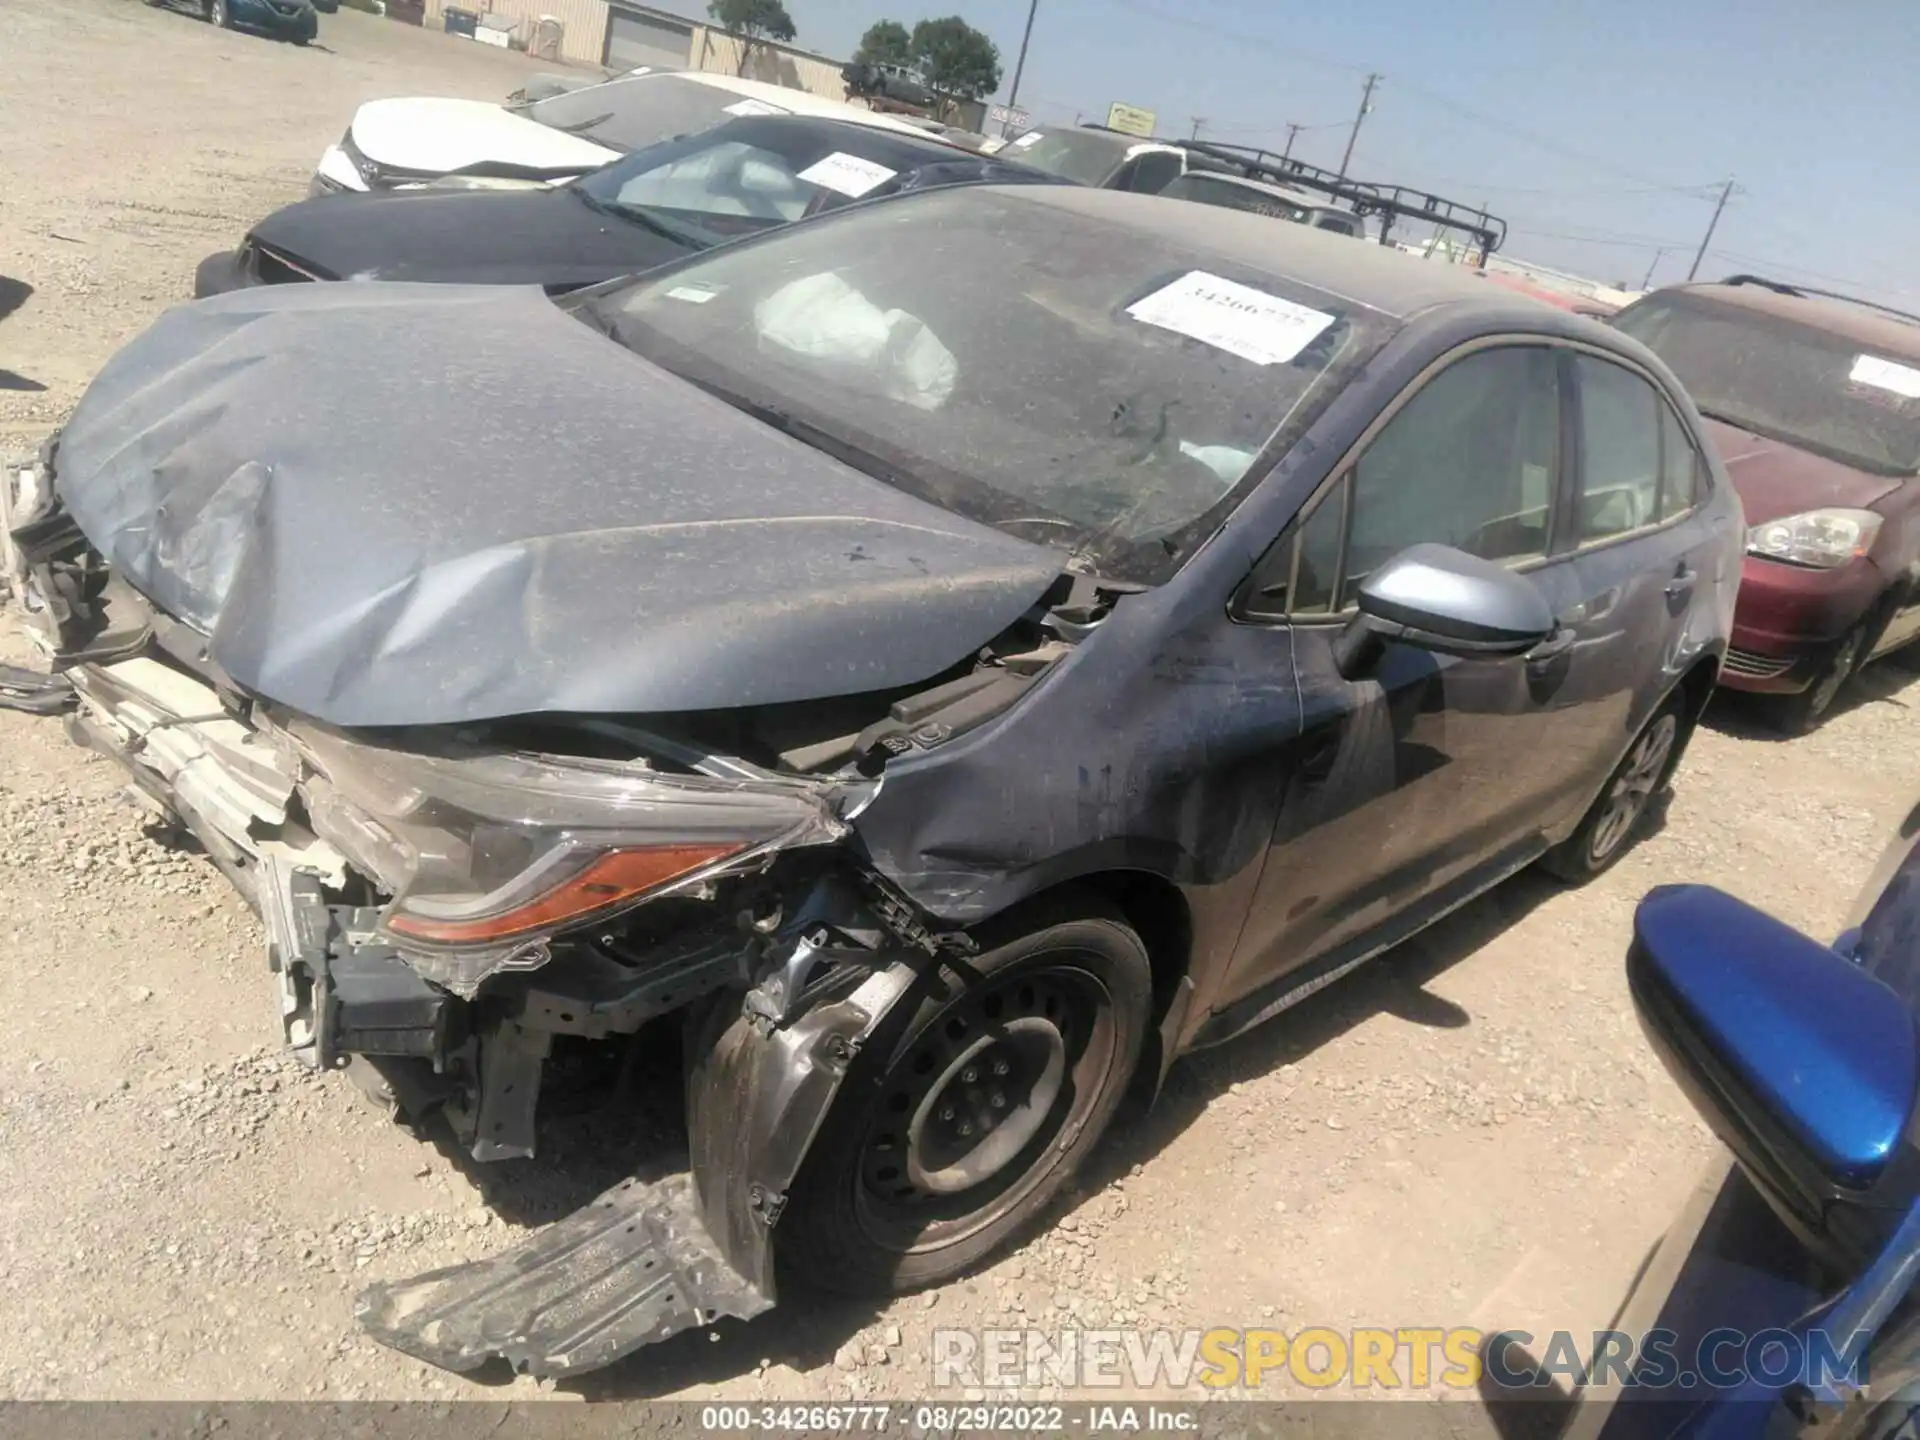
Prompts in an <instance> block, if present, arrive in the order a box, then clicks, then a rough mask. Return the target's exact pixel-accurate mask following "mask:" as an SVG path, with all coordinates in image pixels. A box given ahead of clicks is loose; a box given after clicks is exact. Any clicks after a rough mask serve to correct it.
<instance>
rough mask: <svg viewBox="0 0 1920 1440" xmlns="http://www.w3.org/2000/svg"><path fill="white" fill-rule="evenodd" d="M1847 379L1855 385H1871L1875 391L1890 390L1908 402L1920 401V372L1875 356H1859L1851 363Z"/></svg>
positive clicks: (1908, 366)
mask: <svg viewBox="0 0 1920 1440" xmlns="http://www.w3.org/2000/svg"><path fill="white" fill-rule="evenodd" d="M1847 378H1848V379H1849V380H1851V381H1853V383H1854V384H1856V385H1871V386H1873V387H1874V388H1875V389H1876V390H1891V391H1892V392H1893V393H1894V394H1896V395H1900V396H1904V397H1905V398H1906V399H1908V400H1920V370H1916V369H1914V368H1913V367H1912V366H1911V365H1899V364H1895V363H1894V362H1893V361H1891V360H1882V359H1881V358H1880V357H1879V356H1877V355H1861V356H1859V357H1857V358H1856V359H1855V360H1854V362H1853V369H1852V370H1851V371H1850V372H1849V373H1848V375H1847Z"/></svg>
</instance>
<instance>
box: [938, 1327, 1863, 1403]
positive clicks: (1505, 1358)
mask: <svg viewBox="0 0 1920 1440" xmlns="http://www.w3.org/2000/svg"><path fill="white" fill-rule="evenodd" d="M1490 1338H1491V1340H1492V1341H1493V1342H1494V1343H1491V1344H1489V1343H1488V1341H1489V1339H1490ZM1513 1347H1518V1348H1519V1350H1521V1351H1524V1352H1525V1354H1526V1356H1527V1357H1528V1358H1529V1360H1531V1361H1532V1368H1528V1367H1527V1366H1525V1365H1523V1364H1521V1363H1519V1360H1518V1357H1517V1356H1516V1354H1515V1351H1514V1348H1513ZM932 1354H933V1374H932V1377H931V1378H932V1380H933V1383H934V1384H935V1385H936V1386H941V1387H950V1386H970V1387H978V1388H985V1389H1019V1388H1022V1387H1033V1386H1042V1385H1059V1386H1071V1387H1075V1388H1086V1389H1099V1388H1103V1387H1104V1388H1119V1387H1127V1388H1151V1387H1154V1386H1170V1387H1172V1388H1174V1389H1185V1388H1186V1387H1188V1386H1189V1385H1198V1386H1202V1387H1204V1388H1207V1389H1212V1390H1227V1389H1239V1390H1257V1389H1259V1388H1261V1387H1262V1386H1281V1385H1293V1386H1300V1387H1304V1388H1306V1389H1309V1390H1330V1389H1334V1388H1336V1387H1340V1388H1346V1389H1352V1390H1374V1391H1378V1390H1414V1391H1420V1390H1429V1389H1435V1388H1438V1389H1445V1390H1477V1389H1480V1388H1482V1382H1483V1381H1484V1382H1486V1384H1487V1385H1489V1386H1491V1387H1493V1388H1498V1389H1527V1388H1533V1387H1536V1386H1545V1385H1554V1384H1561V1385H1567V1386H1579V1385H1585V1384H1587V1383H1589V1382H1592V1383H1595V1384H1609V1383H1611V1384H1616V1385H1621V1386H1626V1387H1630V1388H1646V1389H1661V1388H1665V1387H1668V1386H1673V1385H1679V1386H1682V1387H1692V1386H1695V1385H1707V1386H1711V1387H1714V1388H1717V1389H1732V1388H1734V1387H1736V1386H1739V1385H1744V1384H1746V1383H1747V1382H1748V1381H1758V1382H1761V1383H1764V1384H1768V1385H1789V1384H1803V1385H1808V1386H1813V1387H1819V1386H1823V1385H1834V1384H1847V1385H1853V1386H1860V1385H1864V1384H1865V1383H1866V1379H1867V1376H1866V1360H1865V1354H1866V1337H1864V1336H1859V1335H1855V1336H1850V1337H1847V1338H1846V1339H1845V1340H1844V1341H1843V1340H1842V1339H1841V1338H1840V1337H1837V1336H1833V1335H1829V1334H1827V1333H1826V1332H1825V1331H1820V1330H1814V1331H1811V1332H1809V1333H1807V1334H1804V1335H1802V1334H1796V1333H1795V1332H1793V1331H1789V1330H1780V1329H1771V1330H1756V1331H1752V1332H1748V1331H1743V1330H1734V1329H1723V1330H1714V1331H1711V1332H1709V1333H1708V1334H1706V1335H1705V1336H1703V1337H1701V1339H1700V1341H1699V1343H1698V1344H1697V1345H1693V1346H1691V1347H1688V1346H1685V1345H1683V1344H1682V1342H1681V1339H1680V1337H1679V1336H1678V1335H1676V1334H1675V1333H1674V1332H1672V1331H1670V1330H1650V1331H1648V1332H1647V1333H1646V1334H1644V1335H1639V1336H1635V1335H1629V1334H1627V1333H1626V1332H1625V1331H1621V1330H1600V1331H1595V1332H1593V1333H1591V1334H1586V1335H1576V1334H1574V1333H1573V1332H1572V1331H1568V1330H1556V1331H1554V1332H1553V1333H1552V1334H1550V1335H1546V1336H1535V1335H1534V1334H1532V1333H1531V1332H1528V1331H1524V1330H1507V1331H1501V1332H1499V1333H1498V1334H1495V1335H1492V1336H1490V1335H1489V1333H1488V1332H1486V1331H1482V1330H1476V1329H1472V1328H1469V1327H1463V1326H1452V1327H1442V1326H1433V1327H1409V1326H1399V1327H1395V1328H1393V1329H1386V1328H1376V1327H1367V1326H1359V1327H1353V1328H1349V1329H1334V1328H1332V1327H1329V1326H1321V1325H1314V1326H1308V1327H1306V1328H1304V1329H1300V1330H1296V1331H1293V1332H1292V1333H1288V1332H1287V1331H1284V1330H1270V1329H1247V1330H1240V1329H1233V1328H1228V1327H1216V1328H1214V1329H1210V1330H1039V1329H983V1330H936V1331H934V1333H933V1352H932ZM1536 1357H1537V1358H1536Z"/></svg>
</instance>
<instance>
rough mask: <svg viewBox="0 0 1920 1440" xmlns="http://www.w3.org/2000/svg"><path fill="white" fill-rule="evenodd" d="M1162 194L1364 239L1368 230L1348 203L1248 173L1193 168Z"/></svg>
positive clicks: (1171, 197) (1175, 198)
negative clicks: (1221, 173) (1226, 173)
mask: <svg viewBox="0 0 1920 1440" xmlns="http://www.w3.org/2000/svg"><path fill="white" fill-rule="evenodd" d="M1160 193H1161V194H1162V195H1164V196H1166V197H1167V198H1168V199H1169V200H1193V201H1196V202H1197V203H1199V204H1201V205H1221V206H1225V207H1226V208H1227V209H1229V210H1245V211H1247V212H1249V213H1250V214H1254V215H1271V216H1273V217H1274V218H1275V219H1278V220H1291V221H1293V222H1294V224H1296V225H1305V226H1307V227H1308V228H1309V229H1312V230H1331V231H1333V232H1334V234H1336V235H1357V236H1360V237H1361V238H1363V239H1364V238H1365V236H1366V233H1367V229H1366V226H1365V225H1364V224H1363V223H1362V222H1361V219H1360V217H1359V216H1358V215H1356V214H1354V213H1353V211H1351V210H1349V209H1348V208H1347V207H1346V206H1344V205H1335V204H1331V203H1329V202H1328V201H1326V200H1323V199H1320V198H1318V197H1317V196H1314V195H1310V194H1308V193H1307V192H1306V191H1304V190H1296V189H1292V188H1290V187H1288V186H1285V185H1276V184H1274V183H1273V182H1272V181H1269V180H1249V179H1248V178H1246V177H1245V176H1244V175H1219V174H1208V173H1206V172H1204V171H1189V172H1188V173H1186V174H1185V175H1181V176H1179V177H1177V178H1176V179H1174V180H1173V181H1172V182H1171V183H1170V184H1168V185H1167V187H1166V188H1165V189H1164V190H1162V191H1161V192H1160Z"/></svg>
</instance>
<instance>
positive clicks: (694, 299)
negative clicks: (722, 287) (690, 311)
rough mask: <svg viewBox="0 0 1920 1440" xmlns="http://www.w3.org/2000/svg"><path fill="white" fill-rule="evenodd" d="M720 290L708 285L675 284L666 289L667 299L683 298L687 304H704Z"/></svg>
mask: <svg viewBox="0 0 1920 1440" xmlns="http://www.w3.org/2000/svg"><path fill="white" fill-rule="evenodd" d="M719 293H720V292H719V291H718V290H716V289H714V288H713V287H712V286H710V285H676V286H674V287H673V289H671V290H669V291H667V298H668V299H669V300H684V301H686V302H687V303H688V304H689V305H704V304H706V303H707V301H709V300H711V299H713V297H714V296H716V295H718V294H719Z"/></svg>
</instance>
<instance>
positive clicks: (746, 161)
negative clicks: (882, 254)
mask: <svg viewBox="0 0 1920 1440" xmlns="http://www.w3.org/2000/svg"><path fill="white" fill-rule="evenodd" d="M902 152H903V147H902V146H901V145H900V144H899V143H898V142H897V141H894V140H892V139H891V137H880V136H870V135H863V134H861V133H860V132H859V131H858V130H856V129H855V128H854V127H852V126H847V127H844V128H842V127H832V128H824V129H823V127H821V126H818V125H815V124H802V123H800V122H795V121H793V120H789V119H786V118H784V117H781V118H776V119H771V120H769V119H762V118H756V119H750V120H732V121H729V122H728V123H727V124H725V125H721V126H718V127H717V128H715V129H713V130H710V131H708V132H707V133H706V134H704V135H695V136H692V137H690V138H688V139H684V140H676V141H670V142H668V143H666V144H664V145H652V146H649V147H648V148H647V149H645V150H643V151H640V152H638V153H636V154H633V155H629V156H627V157H626V158H625V159H624V160H616V161H615V162H614V163H613V164H611V165H609V166H607V167H606V168H604V169H601V170H596V171H594V173H593V174H591V175H587V176H584V177H583V178H581V179H580V180H578V181H576V182H575V188H576V189H577V190H578V191H579V192H580V193H581V194H582V195H584V196H585V197H586V198H587V199H588V200H590V201H592V202H593V203H595V204H597V205H599V206H601V207H603V208H605V209H608V210H611V211H613V212H615V213H616V214H623V215H626V216H629V217H630V218H634V219H638V220H639V221H641V222H642V223H643V224H649V225H652V226H654V227H655V228H661V229H664V230H666V231H667V232H668V233H669V234H671V235H673V236H674V237H676V238H678V239H681V240H684V241H685V242H686V243H688V244H690V245H699V246H705V245H717V244H719V243H720V242H721V241H723V240H730V239H733V238H735V237H737V236H740V235H747V234H752V233H753V232H755V231H758V230H765V229H768V228H769V227H771V226H774V225H785V224H789V223H791V222H792V221H795V220H799V219H802V218H804V217H805V216H807V215H810V214H817V213H819V212H820V211H822V210H827V209H831V208H833V207H834V206H836V205H843V204H846V203H847V202H848V201H850V200H855V199H858V198H860V197H861V196H863V195H868V194H875V193H879V192H881V191H883V190H885V189H887V188H888V187H890V186H894V185H896V184H897V182H898V180H899V176H900V173H901V172H900V168H899V167H900V166H901V165H902V163H903V160H904V158H915V159H918V158H921V157H918V156H913V157H907V156H904V155H903V153H902ZM953 159H954V160H955V161H957V162H961V163H962V164H964V165H966V166H969V167H972V168H976V169H977V168H978V167H979V165H980V164H981V162H979V161H977V160H973V159H971V158H970V157H967V156H963V155H961V154H959V153H957V152H956V153H955V154H954V155H953Z"/></svg>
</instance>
